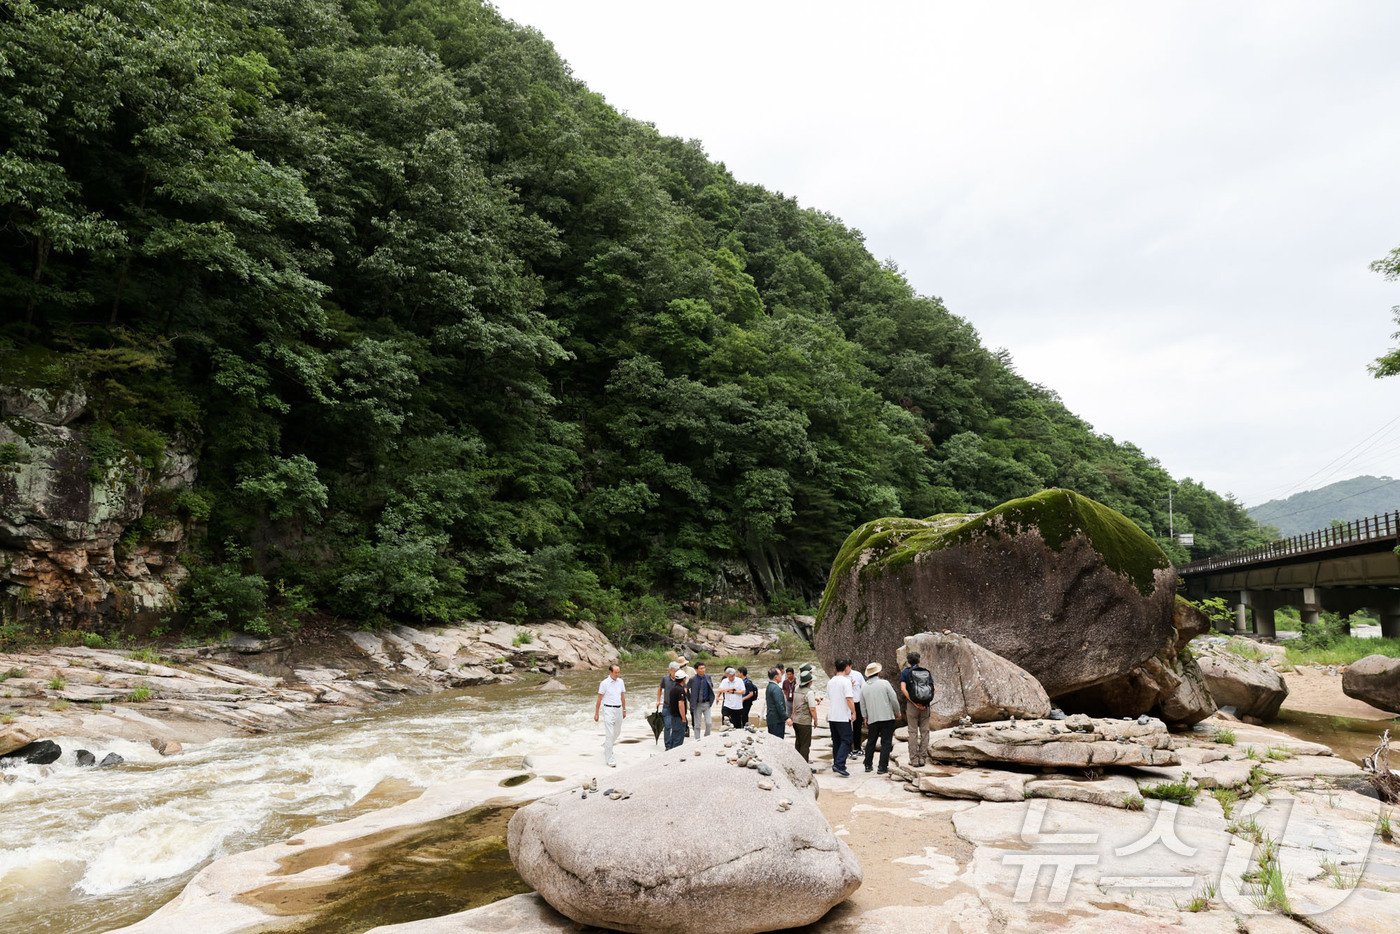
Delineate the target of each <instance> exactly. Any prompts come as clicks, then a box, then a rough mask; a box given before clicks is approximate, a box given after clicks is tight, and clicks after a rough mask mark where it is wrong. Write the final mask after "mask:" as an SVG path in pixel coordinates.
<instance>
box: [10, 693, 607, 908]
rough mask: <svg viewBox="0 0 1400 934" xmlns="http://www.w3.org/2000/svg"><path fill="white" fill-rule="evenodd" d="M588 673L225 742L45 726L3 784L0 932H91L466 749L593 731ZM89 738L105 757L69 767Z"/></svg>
mask: <svg viewBox="0 0 1400 934" xmlns="http://www.w3.org/2000/svg"><path fill="white" fill-rule="evenodd" d="M597 678H598V675H597V673H594V672H580V673H578V674H574V675H570V676H566V678H565V681H566V683H568V684H569V686H570V688H571V690H569V691H568V692H563V691H560V692H557V693H545V692H540V691H537V690H535V683H536V679H534V678H530V679H529V680H528V681H526V682H524V683H521V684H515V685H499V686H493V687H486V688H476V689H473V690H472V691H471V692H470V693H468V692H464V691H451V692H444V693H441V694H436V695H432V696H429V697H421V698H413V699H409V700H406V701H404V702H403V703H400V704H395V705H392V706H388V707H385V708H382V709H379V710H375V711H370V712H365V713H362V714H360V715H357V716H354V717H353V718H351V719H347V720H345V721H343V722H338V723H334V724H328V725H322V726H317V727H313V728H308V729H305V730H296V731H290V732H284V733H279V734H276V735H272V734H269V735H264V736H258V737H253V738H247V739H242V738H240V739H224V740H216V741H214V742H210V743H206V744H204V745H202V746H198V747H193V748H190V749H188V750H187V751H186V752H184V753H181V754H180V755H177V756H172V757H170V758H162V757H160V756H159V755H157V754H156V753H155V752H154V751H153V750H152V749H151V748H150V747H149V746H139V745H136V744H134V743H127V742H120V741H114V742H108V743H102V744H93V743H78V742H77V741H74V740H70V739H68V738H66V737H53V739H55V740H57V741H58V742H59V744H60V745H61V746H62V747H63V751H64V754H63V758H62V759H60V760H59V761H58V762H56V763H55V764H53V765H52V766H43V767H40V766H29V765H26V766H19V767H17V768H14V769H11V770H9V772H10V774H11V775H14V776H15V780H14V781H12V782H9V783H0V815H3V819H0V930H3V931H7V932H30V931H34V932H75V934H76V932H96V931H107V930H110V929H112V928H114V927H119V926H121V925H124V924H129V923H131V922H133V921H136V920H139V919H141V918H143V917H145V916H146V915H148V914H149V913H150V912H151V911H153V910H155V909H156V908H157V907H159V906H160V905H162V904H164V903H165V902H166V901H168V900H169V899H171V898H172V897H174V896H175V895H176V894H177V893H178V892H179V891H180V889H181V888H182V887H183V886H184V884H185V883H186V882H187V881H188V880H189V879H190V877H191V876H193V875H194V873H195V872H196V871H197V870H198V869H199V868H200V867H202V866H204V865H206V864H207V863H209V862H210V861H211V860H213V859H215V858H217V857H219V856H222V855H224V854H227V853H232V852H238V851H241V850H247V849H251V848H253V847H256V846H260V845H263V844H266V843H270V842H273V841H276V840H281V839H285V838H287V837H290V836H294V835H295V834H297V833H298V832H300V831H302V830H304V829H305V828H307V827H309V826H312V825H315V824H321V823H328V822H332V821H338V820H344V819H346V818H348V817H352V816H354V815H356V814H358V813H362V812H363V811H365V810H368V809H372V808H377V807H386V806H389V805H393V804H397V803H400V802H402V801H405V800H410V799H412V798H413V797H416V795H417V794H418V793H419V790H420V789H421V788H423V787H426V786H428V785H430V784H435V783H439V782H445V781H450V780H452V779H453V778H457V777H460V775H461V773H462V771H463V770H464V769H466V768H470V767H471V766H472V764H473V762H476V761H479V760H482V759H488V758H495V757H500V756H514V755H523V754H526V753H529V752H532V751H538V750H541V749H548V748H549V747H550V746H551V744H556V743H559V742H561V741H562V740H564V739H565V738H566V737H567V736H569V735H570V734H574V735H577V731H589V732H593V731H597V730H598V727H597V726H596V725H595V724H594V723H593V717H592V705H591V702H590V701H591V697H592V693H593V688H594V686H595V685H596V684H597ZM80 746H86V747H87V748H89V749H91V751H93V752H94V753H96V754H97V756H98V758H101V757H102V756H103V755H104V754H105V753H107V752H109V751H115V752H118V753H120V754H121V755H122V756H124V757H126V760H127V762H126V764H125V765H123V766H121V767H119V768H115V769H92V768H79V767H78V766H77V764H76V762H75V752H76V750H77V749H78V748H80Z"/></svg>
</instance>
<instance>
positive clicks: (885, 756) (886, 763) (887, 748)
mask: <svg viewBox="0 0 1400 934" xmlns="http://www.w3.org/2000/svg"><path fill="white" fill-rule="evenodd" d="M866 732H867V733H868V734H869V735H867V736H866V738H865V770H866V771H867V772H869V771H870V763H871V762H873V761H874V760H875V744H876V743H879V744H880V771H881V772H888V771H889V768H890V752H891V751H892V750H893V749H894V721H893V720H881V721H880V722H878V723H867V724H866Z"/></svg>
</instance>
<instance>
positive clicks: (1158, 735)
mask: <svg viewBox="0 0 1400 934" xmlns="http://www.w3.org/2000/svg"><path fill="white" fill-rule="evenodd" d="M1143 721H1146V722H1143ZM928 755H929V758H930V759H936V760H939V761H943V762H963V763H984V762H1004V763H1009V764H1012V765H1033V766H1050V767H1054V768H1102V767H1104V766H1156V765H1175V764H1176V763H1177V761H1178V760H1177V756H1176V753H1175V752H1173V751H1172V746H1171V736H1170V735H1169V734H1168V733H1167V727H1166V724H1164V723H1162V721H1160V720H1154V719H1151V718H1147V717H1144V718H1140V719H1139V720H1095V719H1093V718H1091V717H1086V716H1084V715H1082V714H1076V715H1074V716H1072V717H1068V718H1066V719H1064V720H1060V721H1056V720H1028V721H1016V722H1014V723H1013V722H1005V723H977V724H972V725H971V726H958V727H953V728H952V729H948V730H939V731H937V732H935V733H931V734H930V735H929V749H928Z"/></svg>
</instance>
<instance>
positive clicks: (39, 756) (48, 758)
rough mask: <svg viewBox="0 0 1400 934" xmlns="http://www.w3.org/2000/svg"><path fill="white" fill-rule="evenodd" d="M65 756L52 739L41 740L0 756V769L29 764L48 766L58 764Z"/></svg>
mask: <svg viewBox="0 0 1400 934" xmlns="http://www.w3.org/2000/svg"><path fill="white" fill-rule="evenodd" d="M62 755H63V750H62V749H61V748H59V745H58V743H55V742H54V741H53V740H51V739H41V740H36V741H35V742H32V743H30V744H29V745H27V746H21V747H19V748H18V749H16V750H13V751H12V752H7V753H5V754H4V755H3V756H0V768H3V767H6V766H11V765H20V764H23V763H28V764H29V765H48V764H50V763H52V762H57V761H58V759H59V757H60V756H62Z"/></svg>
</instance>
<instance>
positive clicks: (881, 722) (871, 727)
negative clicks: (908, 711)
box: [861, 662, 899, 775]
mask: <svg viewBox="0 0 1400 934" xmlns="http://www.w3.org/2000/svg"><path fill="white" fill-rule="evenodd" d="M883 670H884V666H883V665H881V664H880V663H879V662H871V663H870V664H869V665H866V666H865V689H864V690H863V691H862V692H861V703H862V705H863V706H864V707H865V711H864V712H865V729H866V740H865V770H866V771H867V772H869V771H870V767H871V764H872V763H873V762H874V760H875V744H876V742H879V744H880V774H881V775H884V774H886V773H888V772H889V770H890V751H891V750H892V749H893V748H894V725H895V724H894V722H895V718H897V717H898V716H899V695H898V694H896V693H895V692H894V685H892V684H890V683H889V681H887V680H886V679H884V678H882V677H880V672H881V671H883Z"/></svg>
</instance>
